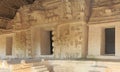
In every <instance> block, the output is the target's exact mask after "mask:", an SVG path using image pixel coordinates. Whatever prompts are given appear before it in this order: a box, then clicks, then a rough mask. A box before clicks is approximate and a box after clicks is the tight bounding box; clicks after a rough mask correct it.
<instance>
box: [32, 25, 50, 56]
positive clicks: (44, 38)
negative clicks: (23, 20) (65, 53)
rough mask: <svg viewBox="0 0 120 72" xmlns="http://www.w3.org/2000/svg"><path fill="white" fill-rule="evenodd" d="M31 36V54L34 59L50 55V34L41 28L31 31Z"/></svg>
mask: <svg viewBox="0 0 120 72" xmlns="http://www.w3.org/2000/svg"><path fill="white" fill-rule="evenodd" d="M32 33H33V34H32V35H33V38H32V39H33V48H34V50H33V52H34V56H35V57H39V56H41V55H49V54H50V33H49V31H48V30H45V29H42V28H41V27H35V28H33V29H32Z"/></svg>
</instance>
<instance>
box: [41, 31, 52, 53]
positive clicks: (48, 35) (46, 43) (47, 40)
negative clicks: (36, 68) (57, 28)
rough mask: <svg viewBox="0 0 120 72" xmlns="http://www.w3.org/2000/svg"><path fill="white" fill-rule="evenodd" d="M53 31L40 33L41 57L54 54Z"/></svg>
mask: <svg viewBox="0 0 120 72" xmlns="http://www.w3.org/2000/svg"><path fill="white" fill-rule="evenodd" d="M52 37H53V35H52V31H45V30H41V32H40V48H41V55H52V54H53V45H52V43H53V40H52Z"/></svg>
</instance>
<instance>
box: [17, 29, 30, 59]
mask: <svg viewBox="0 0 120 72" xmlns="http://www.w3.org/2000/svg"><path fill="white" fill-rule="evenodd" d="M15 48H16V51H15V54H16V56H17V57H18V58H23V57H31V56H32V41H31V31H30V30H28V31H21V32H17V33H15Z"/></svg>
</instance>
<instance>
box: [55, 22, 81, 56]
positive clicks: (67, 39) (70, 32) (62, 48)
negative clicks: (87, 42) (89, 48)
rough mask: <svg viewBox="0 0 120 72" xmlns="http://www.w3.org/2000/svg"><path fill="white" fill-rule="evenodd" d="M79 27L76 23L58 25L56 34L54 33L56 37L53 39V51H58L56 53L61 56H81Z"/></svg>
mask: <svg viewBox="0 0 120 72" xmlns="http://www.w3.org/2000/svg"><path fill="white" fill-rule="evenodd" d="M81 27H82V26H81V25H76V24H75V25H72V24H71V25H70V24H66V25H60V26H58V29H57V32H56V33H57V34H54V35H55V37H56V38H55V41H54V47H55V53H58V54H56V55H60V56H61V58H77V57H80V56H81V53H80V51H81V45H82V44H81V43H82V29H81ZM56 35H57V36H56ZM71 50H72V51H71ZM60 56H57V57H60Z"/></svg>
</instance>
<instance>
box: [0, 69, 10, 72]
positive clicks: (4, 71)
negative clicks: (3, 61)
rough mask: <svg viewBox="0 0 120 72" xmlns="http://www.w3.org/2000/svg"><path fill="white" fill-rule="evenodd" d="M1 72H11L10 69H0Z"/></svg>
mask: <svg viewBox="0 0 120 72" xmlns="http://www.w3.org/2000/svg"><path fill="white" fill-rule="evenodd" d="M0 72H10V70H8V69H0Z"/></svg>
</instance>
